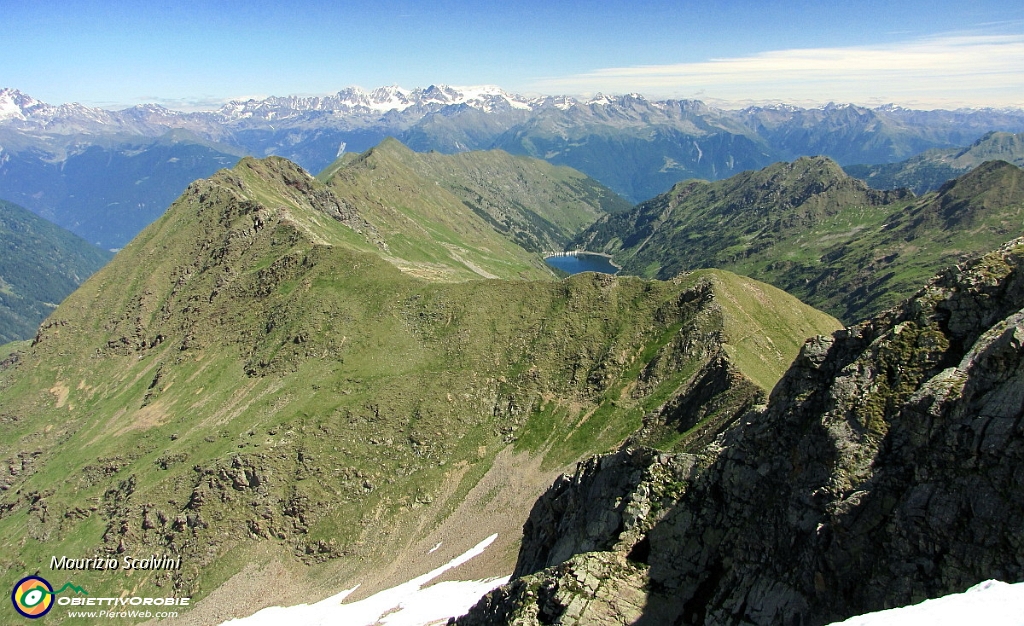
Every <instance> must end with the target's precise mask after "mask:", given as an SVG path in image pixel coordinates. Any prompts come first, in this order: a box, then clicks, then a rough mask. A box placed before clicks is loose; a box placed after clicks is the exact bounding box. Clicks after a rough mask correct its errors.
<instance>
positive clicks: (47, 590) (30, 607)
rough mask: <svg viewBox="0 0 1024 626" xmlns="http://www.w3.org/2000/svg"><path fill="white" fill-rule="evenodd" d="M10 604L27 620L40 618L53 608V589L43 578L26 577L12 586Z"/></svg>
mask: <svg viewBox="0 0 1024 626" xmlns="http://www.w3.org/2000/svg"><path fill="white" fill-rule="evenodd" d="M11 604H13V605H14V608H15V610H17V611H18V613H21V614H22V615H24V616H25V617H27V618H29V619H35V618H37V617H42V616H44V615H46V614H47V613H49V612H50V609H52V608H53V587H52V586H51V585H50V583H49V582H47V581H46V579H45V578H41V577H39V576H26V577H25V578H22V579H21V580H19V581H18V584H16V585H14V590H13V591H11Z"/></svg>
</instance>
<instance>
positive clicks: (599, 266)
mask: <svg viewBox="0 0 1024 626" xmlns="http://www.w3.org/2000/svg"><path fill="white" fill-rule="evenodd" d="M544 262H545V263H547V264H548V265H550V266H551V267H556V268H558V269H560V270H562V271H563V272H568V273H570V274H579V273H580V272H601V273H602V274H614V273H616V272H618V271H619V268H617V267H615V266H614V265H612V262H611V259H609V258H608V257H606V256H601V255H599V254H577V255H576V256H549V257H547V258H545V259H544Z"/></svg>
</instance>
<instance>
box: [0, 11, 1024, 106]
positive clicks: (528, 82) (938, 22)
mask: <svg viewBox="0 0 1024 626" xmlns="http://www.w3.org/2000/svg"><path fill="white" fill-rule="evenodd" d="M0 41H2V42H3V54H2V56H0V87H5V86H6V87H13V88H16V89H20V90H21V91H23V92H25V93H27V94H29V95H31V96H33V97H36V98H38V99H41V100H44V101H47V102H51V103H61V102H72V101H77V102H81V103H83V104H87V105H91V106H105V107H111V108H120V107H124V106H130V105H132V104H137V103H140V102H160V103H163V104H165V105H167V106H170V107H172V108H213V107H215V106H216V105H217V104H219V103H221V102H223V101H225V100H227V99H230V98H245V97H260V96H267V95H288V94H326V93H333V92H336V91H338V90H340V89H342V88H344V87H348V86H351V85H359V86H362V87H365V88H373V87H377V86H381V85H390V84H398V85H401V86H403V87H407V88H412V87H425V86H427V85H430V84H439V83H446V84H452V85H481V84H491V85H498V86H500V87H503V88H505V89H507V90H509V91H515V92H519V93H527V94H531V93H546V94H570V95H588V94H593V93H596V92H604V93H628V92H639V93H643V94H645V95H648V96H649V97H697V98H701V99H704V100H707V101H711V102H720V101H730V102H737V103H747V102H754V101H759V102H760V101H788V102H794V103H797V104H813V103H824V102H828V101H838V102H857V103H861V104H881V103H884V102H897V103H899V104H904V105H908V106H918V107H920V108H934V107H936V106H959V105H968V106H1020V107H1024V3H1021V2H1019V0H1017V1H1008V0H975V1H972V2H966V1H965V0H959V1H957V2H951V1H947V0H931V1H928V2H924V1H920V0H908V1H904V2H881V1H875V0H870V1H857V0H846V1H845V2H831V1H806V2H804V1H788V2H783V1H772V0H767V1H762V2H751V1H745V0H744V1H738V0H723V1H714V0H704V1H703V2H687V1H683V2H661V1H652V2H643V1H635V2H626V1H620V2H608V1H600V0H594V1H590V2H583V1H579V2H577V1H564V2H563V1H558V0H547V1H540V0H521V1H519V2H516V3H497V2H493V3H492V2H455V1H436V2H430V1H424V0H420V1H417V2H413V1H408V0H379V1H377V2H345V1H335V2H319V1H314V0H307V1H302V2H300V1H293V2H288V1H287V0H279V1H276V2H265V1H263V0H245V1H239V0H216V1H210V2H174V1H168V0H147V1H145V2H137V1H132V2H127V1H119V0H103V1H84V0H83V1H76V0H65V1H64V2H53V1H51V0H0Z"/></svg>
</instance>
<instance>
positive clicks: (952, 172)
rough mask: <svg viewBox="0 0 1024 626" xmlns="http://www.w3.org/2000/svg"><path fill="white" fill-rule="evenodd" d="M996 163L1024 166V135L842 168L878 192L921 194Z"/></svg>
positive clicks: (987, 138) (988, 138) (1001, 136)
mask: <svg viewBox="0 0 1024 626" xmlns="http://www.w3.org/2000/svg"><path fill="white" fill-rule="evenodd" d="M993 160H1000V161H1006V162H1008V163H1013V164H1014V165H1017V166H1022V165H1024V133H1017V134H1013V133H1002V132H991V133H988V134H986V135H985V136H984V137H982V138H980V139H978V140H977V141H975V142H974V143H973V144H971V145H970V146H967V147H966V148H954V149H941V148H935V149H932V150H926V151H925V152H923V153H921V154H919V155H917V156H915V157H912V158H910V159H907V160H906V161H901V162H899V163H886V164H882V165H848V166H846V167H844V168H843V169H844V170H845V171H846V173H847V174H849V175H850V176H853V177H854V178H860V179H861V180H863V181H865V182H867V184H869V185H871V186H872V187H874V188H875V189H897V188H901V187H902V188H906V189H911V190H913V192H914V193H916V194H919V195H920V194H924V193H927V192H929V191H934V190H936V189H938V188H939V187H941V186H942V185H943V184H944V183H945V182H946V181H948V180H950V179H952V178H956V177H957V176H961V175H963V174H965V173H966V172H969V171H970V170H972V169H974V168H975V167H978V166H979V165H981V164H982V163H984V162H986V161H993Z"/></svg>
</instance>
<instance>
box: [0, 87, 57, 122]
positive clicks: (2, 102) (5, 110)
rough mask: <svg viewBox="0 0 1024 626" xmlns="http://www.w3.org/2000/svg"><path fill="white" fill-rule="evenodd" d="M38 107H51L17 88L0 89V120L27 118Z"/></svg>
mask: <svg viewBox="0 0 1024 626" xmlns="http://www.w3.org/2000/svg"><path fill="white" fill-rule="evenodd" d="M40 107H49V108H52V107H50V105H48V104H44V103H42V102H39V101H38V100H35V99H33V98H31V97H30V96H26V95H25V94H23V93H21V92H20V91H18V90H17V89H7V88H4V89H0V121H2V120H25V119H28V117H29V115H31V114H32V112H33V111H34V110H37V109H39V108H40Z"/></svg>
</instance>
